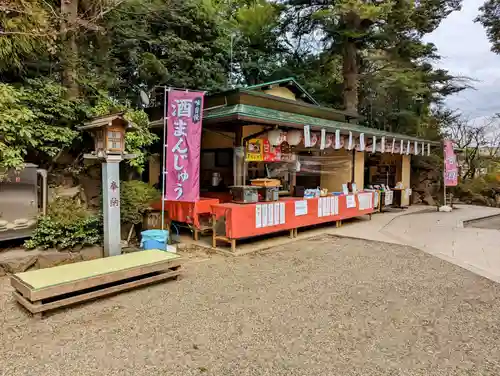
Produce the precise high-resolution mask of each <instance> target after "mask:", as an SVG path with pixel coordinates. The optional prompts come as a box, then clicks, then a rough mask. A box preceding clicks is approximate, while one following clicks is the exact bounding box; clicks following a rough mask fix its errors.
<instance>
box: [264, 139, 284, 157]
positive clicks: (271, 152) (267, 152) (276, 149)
mask: <svg viewBox="0 0 500 376" xmlns="http://www.w3.org/2000/svg"><path fill="white" fill-rule="evenodd" d="M262 141H263V142H262V145H263V150H264V154H263V160H264V161H265V162H279V161H281V147H280V146H279V145H278V146H273V145H271V143H270V142H269V140H262Z"/></svg>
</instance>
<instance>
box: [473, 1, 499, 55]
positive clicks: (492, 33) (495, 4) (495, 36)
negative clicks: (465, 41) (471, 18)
mask: <svg viewBox="0 0 500 376" xmlns="http://www.w3.org/2000/svg"><path fill="white" fill-rule="evenodd" d="M479 11H480V12H481V13H480V14H479V16H478V17H477V18H476V20H475V21H476V22H480V23H481V24H482V25H483V26H484V28H485V29H486V34H487V35H488V39H489V40H490V43H491V50H492V51H493V52H495V53H497V54H498V53H500V17H499V15H500V1H499V0H486V2H485V3H484V4H483V6H482V7H481V8H479Z"/></svg>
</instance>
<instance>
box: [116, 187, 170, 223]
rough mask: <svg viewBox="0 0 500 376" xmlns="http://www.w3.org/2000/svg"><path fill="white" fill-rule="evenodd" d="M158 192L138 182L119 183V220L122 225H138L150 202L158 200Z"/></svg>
mask: <svg viewBox="0 0 500 376" xmlns="http://www.w3.org/2000/svg"><path fill="white" fill-rule="evenodd" d="M160 197H161V196H160V192H159V191H158V190H157V189H155V188H153V187H152V186H150V185H149V184H147V183H144V182H142V181H139V180H131V181H124V182H121V183H120V200H121V202H120V210H121V220H122V222H124V223H132V224H138V223H141V222H142V217H143V214H144V213H145V212H146V210H147V209H148V208H149V206H150V205H151V203H152V202H154V201H156V200H158V199H159V198H160Z"/></svg>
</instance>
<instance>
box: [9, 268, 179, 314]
mask: <svg viewBox="0 0 500 376" xmlns="http://www.w3.org/2000/svg"><path fill="white" fill-rule="evenodd" d="M180 272H181V271H180V269H177V270H172V271H169V272H166V273H162V274H158V275H155V276H151V277H147V278H144V279H140V280H137V281H131V282H126V283H123V284H120V285H117V286H111V287H107V288H104V289H101V290H97V291H92V292H88V293H85V294H81V295H77V296H72V297H69V298H65V299H60V300H56V301H53V302H50V303H42V302H40V301H38V302H30V301H29V300H28V299H26V298H24V297H23V296H22V295H21V294H19V293H18V292H16V291H14V292H13V295H14V298H15V299H16V300H17V301H18V302H19V303H20V304H21V305H22V306H24V307H25V308H26V309H27V310H28V311H30V312H31V313H33V314H37V313H41V312H45V311H49V310H52V309H56V308H61V307H65V306H68V305H72V304H76V303H79V302H84V301H87V300H91V299H95V298H99V297H102V296H106V295H111V294H114V293H117V292H120V291H125V290H130V289H133V288H135V287H139V286H143V285H147V284H152V283H155V282H158V281H162V280H165V279H169V278H174V277H176V276H178V275H179V274H180Z"/></svg>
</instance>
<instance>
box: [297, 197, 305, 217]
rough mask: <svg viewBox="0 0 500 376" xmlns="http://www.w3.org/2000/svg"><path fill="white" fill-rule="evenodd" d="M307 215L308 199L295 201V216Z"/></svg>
mask: <svg viewBox="0 0 500 376" xmlns="http://www.w3.org/2000/svg"><path fill="white" fill-rule="evenodd" d="M301 215H307V200H302V201H295V216H296V217H299V216H301Z"/></svg>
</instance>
